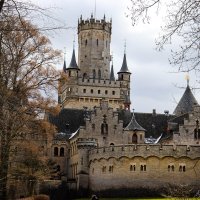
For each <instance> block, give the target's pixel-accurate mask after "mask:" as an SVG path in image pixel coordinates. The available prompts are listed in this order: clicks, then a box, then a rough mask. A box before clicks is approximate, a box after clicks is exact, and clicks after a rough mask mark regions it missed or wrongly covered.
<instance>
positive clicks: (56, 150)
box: [54, 147, 58, 156]
mask: <svg viewBox="0 0 200 200" xmlns="http://www.w3.org/2000/svg"><path fill="white" fill-rule="evenodd" d="M54 156H58V147H54Z"/></svg>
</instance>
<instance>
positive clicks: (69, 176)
mask: <svg viewBox="0 0 200 200" xmlns="http://www.w3.org/2000/svg"><path fill="white" fill-rule="evenodd" d="M111 30H112V22H111V21H110V22H107V21H106V19H105V17H104V18H103V19H102V20H97V19H95V18H94V17H93V16H91V18H90V19H89V20H83V19H82V17H81V18H80V19H79V22H78V64H77V62H76V56H75V50H74V49H73V53H72V58H71V62H70V64H69V66H68V67H67V65H66V61H64V65H63V72H62V75H61V78H60V81H59V92H58V103H59V105H60V107H61V112H60V114H59V115H58V116H49V121H50V122H51V123H53V124H54V125H56V126H57V128H58V133H57V134H56V135H55V136H54V138H53V140H52V143H51V155H50V157H51V158H52V159H53V160H54V161H55V162H56V163H57V166H58V169H59V170H58V171H59V173H60V177H61V178H63V179H65V180H66V182H67V184H68V186H69V187H70V188H71V189H75V190H77V191H81V190H90V191H93V192H96V193H102V194H103V193H104V192H105V193H106V191H115V192H116V193H115V194H117V191H118V192H119V191H123V190H125V191H128V190H130V191H136V190H137V191H143V190H145V191H161V190H162V189H163V188H165V189H167V187H168V186H169V185H188V186H192V187H193V188H196V189H199V188H198V187H199V185H200V145H199V141H200V127H199V118H200V106H199V105H198V103H197V101H196V99H195V98H194V96H193V94H192V92H191V89H190V87H189V83H188V85H187V88H186V91H185V93H184V95H183V97H182V98H181V100H180V102H179V104H178V105H177V108H176V109H175V112H174V114H173V115H170V114H169V113H168V112H167V111H166V112H165V113H164V114H158V113H156V111H155V110H153V112H152V113H134V112H132V113H131V112H130V104H131V101H130V81H131V80H132V79H131V72H130V71H129V68H128V65H127V58H126V53H124V56H123V61H122V66H121V69H120V71H119V72H118V73H117V74H118V77H117V78H115V76H114V67H113V64H111V67H110V62H111V55H110V42H111ZM113 195H114V193H113Z"/></svg>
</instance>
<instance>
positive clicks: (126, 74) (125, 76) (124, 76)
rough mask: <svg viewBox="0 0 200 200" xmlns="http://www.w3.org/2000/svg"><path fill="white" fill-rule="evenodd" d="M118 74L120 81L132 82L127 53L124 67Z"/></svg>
mask: <svg viewBox="0 0 200 200" xmlns="http://www.w3.org/2000/svg"><path fill="white" fill-rule="evenodd" d="M117 74H118V79H119V80H120V81H128V82H130V75H131V72H130V71H129V69H128V66H127V61H126V53H124V58H123V63H122V67H121V69H120V71H119V72H118V73H117Z"/></svg>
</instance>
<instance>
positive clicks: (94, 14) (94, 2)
mask: <svg viewBox="0 0 200 200" xmlns="http://www.w3.org/2000/svg"><path fill="white" fill-rule="evenodd" d="M94 18H96V0H95V2H94Z"/></svg>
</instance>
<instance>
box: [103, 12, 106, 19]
mask: <svg viewBox="0 0 200 200" xmlns="http://www.w3.org/2000/svg"><path fill="white" fill-rule="evenodd" d="M103 19H104V21H106V16H105V13H104V15H103Z"/></svg>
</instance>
